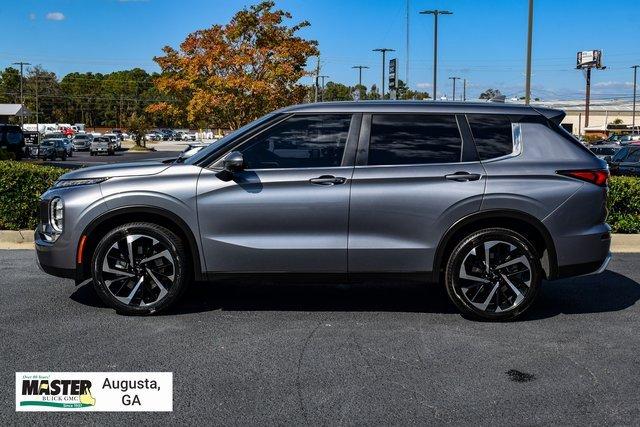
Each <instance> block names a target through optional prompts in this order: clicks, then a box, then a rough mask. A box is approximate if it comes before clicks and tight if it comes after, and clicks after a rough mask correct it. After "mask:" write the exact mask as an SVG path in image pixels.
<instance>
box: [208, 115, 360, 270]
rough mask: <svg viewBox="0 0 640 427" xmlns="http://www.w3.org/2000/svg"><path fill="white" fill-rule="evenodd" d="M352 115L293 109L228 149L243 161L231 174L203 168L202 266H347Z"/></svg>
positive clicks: (332, 267) (295, 267) (252, 267)
mask: <svg viewBox="0 0 640 427" xmlns="http://www.w3.org/2000/svg"><path fill="white" fill-rule="evenodd" d="M351 122H352V115H350V114H314V115H293V116H291V117H289V118H288V119H286V120H285V121H282V122H279V123H278V124H276V125H274V126H273V127H271V128H269V129H267V130H265V131H263V132H262V133H260V134H258V135H256V136H253V137H252V138H251V139H249V140H248V141H245V142H243V143H242V144H241V145H240V146H239V147H237V148H235V149H234V150H235V151H240V152H241V153H242V155H243V157H244V161H245V169H244V170H243V171H240V172H236V173H235V174H234V176H233V179H231V180H227V181H225V180H223V179H221V178H220V177H219V176H221V175H220V174H219V169H216V168H212V169H205V170H204V171H203V172H202V174H201V175H200V178H199V180H198V191H197V197H198V217H199V224H200V230H201V232H200V234H201V239H202V245H203V250H204V255H205V259H206V264H207V265H206V267H207V270H208V271H210V272H225V273H248V272H272V273H315V272H323V273H328V272H335V273H346V271H347V235H348V221H349V214H348V212H349V187H350V184H351V175H352V173H353V161H352V160H349V159H347V158H348V157H349V156H346V155H345V153H347V152H349V151H350V150H347V145H351V144H355V143H356V142H355V137H349V135H350V132H349V129H350V125H351ZM358 124H359V122H358ZM354 128H355V125H354ZM354 131H355V130H354ZM351 134H353V132H351ZM351 139H353V141H351ZM354 148H355V147H354Z"/></svg>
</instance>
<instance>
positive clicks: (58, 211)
mask: <svg viewBox="0 0 640 427" xmlns="http://www.w3.org/2000/svg"><path fill="white" fill-rule="evenodd" d="M49 224H50V225H51V228H52V229H53V231H55V232H56V233H58V234H59V233H62V229H63V228H64V202H63V201H62V199H61V198H60V197H55V198H53V199H51V202H49Z"/></svg>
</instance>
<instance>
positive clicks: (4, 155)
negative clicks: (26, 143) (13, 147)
mask: <svg viewBox="0 0 640 427" xmlns="http://www.w3.org/2000/svg"><path fill="white" fill-rule="evenodd" d="M15 159H16V155H15V154H13V153H12V152H10V151H7V150H5V149H4V148H0V160H15Z"/></svg>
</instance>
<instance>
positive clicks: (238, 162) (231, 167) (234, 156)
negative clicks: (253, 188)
mask: <svg viewBox="0 0 640 427" xmlns="http://www.w3.org/2000/svg"><path fill="white" fill-rule="evenodd" d="M222 166H223V167H224V170H226V171H228V172H231V173H233V172H239V171H241V170H243V169H244V157H242V153H241V152H239V151H232V152H231V153H229V155H228V156H227V157H226V158H225V159H224V161H223V162H222Z"/></svg>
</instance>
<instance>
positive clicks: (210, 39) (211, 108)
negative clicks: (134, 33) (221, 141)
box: [147, 1, 318, 129]
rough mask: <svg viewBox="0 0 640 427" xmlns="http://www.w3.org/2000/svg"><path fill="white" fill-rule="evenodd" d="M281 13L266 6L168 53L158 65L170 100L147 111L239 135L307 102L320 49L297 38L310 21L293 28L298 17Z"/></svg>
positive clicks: (158, 84) (159, 83)
mask: <svg viewBox="0 0 640 427" xmlns="http://www.w3.org/2000/svg"><path fill="white" fill-rule="evenodd" d="M274 6H275V3H274V2H273V1H263V2H261V3H259V4H257V5H254V6H251V7H249V8H248V9H243V10H241V11H240V12H238V13H236V15H235V16H234V17H233V18H232V19H231V22H229V23H228V24H226V25H214V26H212V27H211V28H208V29H205V30H199V31H196V32H193V33H191V34H189V35H188V36H187V38H186V39H185V40H184V41H183V42H182V44H181V45H180V49H179V50H175V49H174V48H172V47H170V46H165V47H164V49H163V52H164V56H159V57H155V58H154V60H155V61H156V62H157V63H158V65H160V68H161V69H162V73H161V75H160V76H159V77H158V78H157V79H156V80H155V85H156V87H157V88H158V90H159V91H160V92H161V93H163V94H164V95H167V96H168V97H169V98H170V99H171V101H170V102H157V103H154V104H152V105H150V106H149V107H147V111H148V112H149V113H152V114H154V115H156V116H160V117H163V118H164V119H165V121H167V122H174V123H182V124H192V125H197V126H201V127H204V126H214V127H225V128H232V129H237V128H238V127H240V126H242V125H243V124H245V123H247V122H249V121H251V120H254V119H256V118H258V117H260V116H262V115H264V114H266V113H268V112H270V111H272V110H275V109H277V108H281V107H284V106H287V105H291V104H295V103H300V102H302V100H303V98H304V96H305V88H304V86H302V85H301V84H299V80H300V79H301V78H302V77H303V76H305V75H307V74H308V73H307V72H306V71H305V66H306V65H307V60H308V59H309V57H310V56H314V55H317V54H318V50H317V42H316V41H312V40H305V39H303V38H302V37H299V36H297V35H296V34H297V33H298V31H299V30H300V29H302V28H304V27H307V26H309V23H308V22H306V21H304V22H301V23H299V24H297V25H293V26H288V25H287V24H286V23H285V21H286V20H288V19H291V14H290V13H289V12H286V11H283V10H274ZM185 121H186V123H185Z"/></svg>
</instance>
